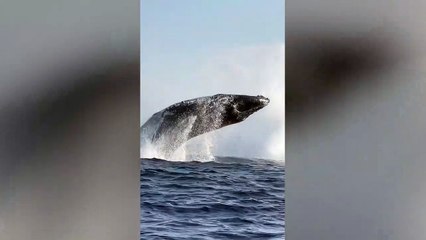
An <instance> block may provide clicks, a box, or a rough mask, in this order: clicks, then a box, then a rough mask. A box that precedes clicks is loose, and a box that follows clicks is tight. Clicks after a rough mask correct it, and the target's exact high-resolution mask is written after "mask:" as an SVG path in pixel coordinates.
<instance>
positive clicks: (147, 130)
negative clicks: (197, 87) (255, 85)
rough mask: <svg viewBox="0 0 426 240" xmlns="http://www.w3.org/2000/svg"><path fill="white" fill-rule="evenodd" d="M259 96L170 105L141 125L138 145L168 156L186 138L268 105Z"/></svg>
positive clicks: (224, 96) (223, 96) (218, 96)
mask: <svg viewBox="0 0 426 240" xmlns="http://www.w3.org/2000/svg"><path fill="white" fill-rule="evenodd" d="M268 103H269V99H268V98H266V97H263V96H247V95H231V94H216V95H214V96H208V97H200V98H195V99H190V100H186V101H182V102H179V103H176V104H173V105H171V106H169V107H167V108H165V109H164V110H162V111H160V112H157V113H155V114H154V115H153V116H152V117H151V118H149V119H148V121H146V123H144V124H143V125H142V127H141V144H142V145H145V144H146V145H150V146H152V147H154V148H155V151H156V152H157V153H161V155H162V157H165V158H168V157H170V156H171V155H172V154H173V152H174V151H175V150H176V149H177V148H178V147H179V146H181V145H182V144H183V143H184V142H186V141H187V140H189V139H191V138H193V137H196V136H199V135H201V134H204V133H207V132H211V131H213V130H216V129H219V128H222V127H225V126H228V125H231V124H235V123H239V122H242V121H244V120H245V119H246V118H247V117H248V116H250V115H251V114H253V113H254V112H256V111H258V110H259V109H261V108H263V107H265V106H266V105H268Z"/></svg>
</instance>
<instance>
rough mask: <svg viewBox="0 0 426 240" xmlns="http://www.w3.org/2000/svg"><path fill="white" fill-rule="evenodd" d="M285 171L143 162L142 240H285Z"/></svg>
mask: <svg viewBox="0 0 426 240" xmlns="http://www.w3.org/2000/svg"><path fill="white" fill-rule="evenodd" d="M284 175H285V174H284V166H283V165H281V164H277V163H275V162H273V161H268V160H261V159H243V158H231V157H217V158H216V159H215V161H211V162H172V161H165V160H159V159H141V174H140V184H141V186H140V190H141V194H140V197H141V205H140V207H141V221H140V227H141V239H144V240H150V239H176V240H183V239H185V240H186V239H191V240H195V239H203V240H204V239H206V240H218V239H227V240H230V239H249V240H250V239H284V232H285V230H284V225H285V224H284V215H285V211H284V177H285V176H284Z"/></svg>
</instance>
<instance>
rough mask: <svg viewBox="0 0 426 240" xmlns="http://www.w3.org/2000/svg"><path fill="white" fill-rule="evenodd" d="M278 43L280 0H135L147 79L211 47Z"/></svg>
mask: <svg viewBox="0 0 426 240" xmlns="http://www.w3.org/2000/svg"><path fill="white" fill-rule="evenodd" d="M282 42H284V0H141V58H142V60H141V62H142V64H143V67H142V70H143V71H144V74H147V76H148V75H151V73H152V74H154V72H153V71H155V70H160V69H161V70H160V71H163V70H164V69H163V66H164V65H169V64H170V65H175V64H176V63H177V62H180V61H184V62H185V61H188V60H191V59H192V60H194V59H197V57H200V56H205V55H208V54H210V53H212V52H214V51H216V50H217V49H222V48H232V47H236V46H250V45H261V44H274V43H275V44H276V43H282ZM176 60H179V61H176ZM169 67H172V66H169Z"/></svg>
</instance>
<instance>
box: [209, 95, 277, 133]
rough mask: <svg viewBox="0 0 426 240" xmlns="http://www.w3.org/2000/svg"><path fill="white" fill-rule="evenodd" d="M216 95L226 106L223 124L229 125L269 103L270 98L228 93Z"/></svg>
mask: <svg viewBox="0 0 426 240" xmlns="http://www.w3.org/2000/svg"><path fill="white" fill-rule="evenodd" d="M215 97H216V98H217V99H218V100H219V102H221V103H222V104H223V106H224V112H223V113H222V118H223V119H222V126H227V125H231V124H235V123H239V122H242V121H244V120H245V119H246V118H248V117H249V116H250V115H252V114H253V113H255V112H257V111H258V110H260V109H262V108H264V107H265V106H267V105H268V104H269V99H268V98H266V97H264V96H261V95H258V96H248V95H226V94H218V95H215Z"/></svg>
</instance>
